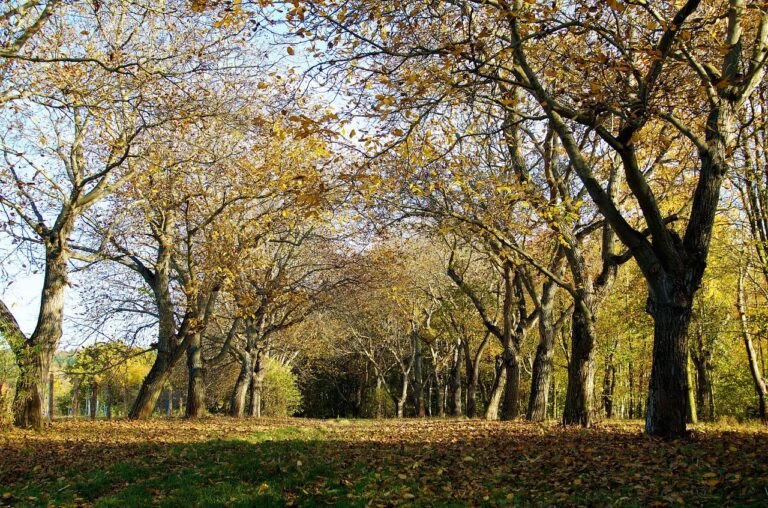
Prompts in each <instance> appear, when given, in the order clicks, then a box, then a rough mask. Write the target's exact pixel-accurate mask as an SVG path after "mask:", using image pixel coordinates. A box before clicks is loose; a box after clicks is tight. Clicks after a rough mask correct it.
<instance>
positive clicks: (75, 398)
mask: <svg viewBox="0 0 768 508" xmlns="http://www.w3.org/2000/svg"><path fill="white" fill-rule="evenodd" d="M79 411H80V378H79V377H75V378H74V379H73V380H72V418H73V419H77V416H78V414H77V413H78V412H79Z"/></svg>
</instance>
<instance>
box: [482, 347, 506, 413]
mask: <svg viewBox="0 0 768 508" xmlns="http://www.w3.org/2000/svg"><path fill="white" fill-rule="evenodd" d="M506 384H507V369H506V368H504V364H503V363H502V362H501V361H497V365H496V376H495V377H494V379H493V388H491V396H490V398H489V399H488V407H487V408H486V409H485V419H486V420H498V419H499V406H500V405H501V397H502V395H503V394H504V387H505V385H506Z"/></svg>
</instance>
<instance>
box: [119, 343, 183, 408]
mask: <svg viewBox="0 0 768 508" xmlns="http://www.w3.org/2000/svg"><path fill="white" fill-rule="evenodd" d="M177 360H178V357H177V356H172V355H170V354H167V353H164V352H162V351H158V353H157V358H155V363H154V364H152V368H151V369H150V370H149V373H148V374H147V377H146V378H144V382H143V383H142V384H141V388H140V389H139V393H138V395H136V400H135V401H133V406H132V407H131V412H130V413H129V414H128V417H129V418H131V419H134V420H135V419H146V418H149V417H150V416H152V412H153V411H154V410H155V405H156V404H157V399H158V398H160V394H161V393H162V391H163V387H164V386H165V385H166V384H167V383H168V378H170V376H171V371H172V370H173V365H174V364H175V363H176V361H177Z"/></svg>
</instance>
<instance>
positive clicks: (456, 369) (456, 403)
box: [450, 341, 462, 416]
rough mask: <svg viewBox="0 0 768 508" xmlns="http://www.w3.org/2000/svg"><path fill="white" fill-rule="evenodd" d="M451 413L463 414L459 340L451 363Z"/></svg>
mask: <svg viewBox="0 0 768 508" xmlns="http://www.w3.org/2000/svg"><path fill="white" fill-rule="evenodd" d="M450 406H451V415H452V416H461V415H462V411H461V344H460V343H459V342H458V341H457V343H456V347H455V348H454V351H453V364H452V365H451V404H450Z"/></svg>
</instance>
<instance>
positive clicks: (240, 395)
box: [229, 352, 253, 418]
mask: <svg viewBox="0 0 768 508" xmlns="http://www.w3.org/2000/svg"><path fill="white" fill-rule="evenodd" d="M252 369H253V367H252V364H251V356H250V355H249V354H248V353H247V352H246V353H245V354H244V355H243V358H241V359H240V374H239V375H238V376H237V381H236V382H235V388H234V389H233V390H232V396H231V397H230V400H229V414H230V416H235V417H237V418H242V417H243V416H245V403H246V398H247V396H248V381H249V379H250V377H251V372H252Z"/></svg>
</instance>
